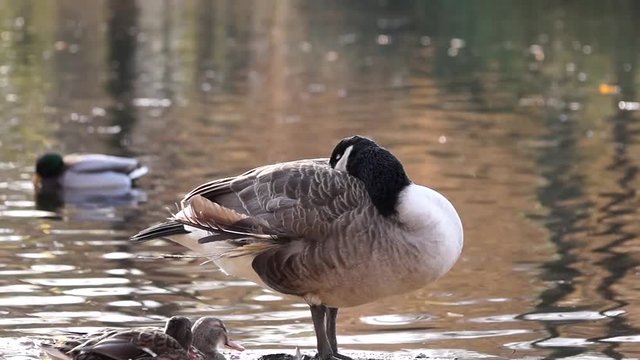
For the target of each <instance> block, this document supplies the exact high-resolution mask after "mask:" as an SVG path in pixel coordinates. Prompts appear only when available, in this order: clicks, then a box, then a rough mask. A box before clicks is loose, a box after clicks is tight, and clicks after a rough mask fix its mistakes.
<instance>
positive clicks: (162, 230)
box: [131, 220, 189, 242]
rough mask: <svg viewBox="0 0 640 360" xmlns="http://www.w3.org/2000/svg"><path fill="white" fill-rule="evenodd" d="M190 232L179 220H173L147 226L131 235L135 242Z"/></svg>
mask: <svg viewBox="0 0 640 360" xmlns="http://www.w3.org/2000/svg"><path fill="white" fill-rule="evenodd" d="M188 233H189V231H188V230H187V229H185V228H184V225H182V224H181V223H179V222H177V221H173V220H171V221H167V222H163V223H162V224H158V225H154V226H152V227H149V228H146V229H144V230H142V231H140V232H139V233H137V234H135V235H133V236H132V237H131V240H132V241H135V242H145V241H149V240H153V239H159V238H163V237H168V236H171V235H184V234H188Z"/></svg>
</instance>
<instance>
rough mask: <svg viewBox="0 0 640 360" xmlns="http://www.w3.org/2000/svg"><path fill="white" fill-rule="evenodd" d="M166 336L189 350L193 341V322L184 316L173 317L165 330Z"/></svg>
mask: <svg viewBox="0 0 640 360" xmlns="http://www.w3.org/2000/svg"><path fill="white" fill-rule="evenodd" d="M164 332H165V334H167V335H169V336H171V337H172V338H174V339H175V340H176V341H178V343H179V344H180V345H181V346H182V348H183V349H185V350H188V349H189V347H190V346H191V341H192V340H193V334H192V333H191V320H189V319H187V318H186V317H184V316H172V317H171V318H170V319H169V321H167V325H165V328H164Z"/></svg>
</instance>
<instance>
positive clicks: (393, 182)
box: [347, 146, 411, 217]
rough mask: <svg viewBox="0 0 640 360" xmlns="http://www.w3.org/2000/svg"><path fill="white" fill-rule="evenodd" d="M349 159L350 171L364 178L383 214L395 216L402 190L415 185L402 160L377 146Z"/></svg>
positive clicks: (373, 200) (356, 153)
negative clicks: (412, 183) (412, 184)
mask: <svg viewBox="0 0 640 360" xmlns="http://www.w3.org/2000/svg"><path fill="white" fill-rule="evenodd" d="M349 160H350V161H349V163H348V164H347V172H349V173H350V174H351V175H353V176H355V177H357V178H358V179H360V180H362V182H363V183H364V185H365V188H366V190H367V193H368V194H369V197H370V198H371V202H373V205H374V206H375V207H376V209H378V211H379V212H380V214H382V216H385V217H389V216H392V215H395V214H396V213H397V210H396V205H397V203H398V197H399V195H400V191H402V189H404V188H405V187H407V186H408V185H409V184H411V181H410V180H409V178H408V177H407V174H406V173H405V171H404V167H403V166H402V164H401V163H400V161H399V160H398V159H396V157H395V156H393V154H391V153H390V152H389V151H388V150H386V149H383V148H381V147H377V146H375V147H374V146H372V147H366V148H364V149H359V150H358V151H355V154H354V153H352V154H351V159H349Z"/></svg>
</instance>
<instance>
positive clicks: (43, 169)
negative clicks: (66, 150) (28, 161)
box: [36, 153, 64, 179]
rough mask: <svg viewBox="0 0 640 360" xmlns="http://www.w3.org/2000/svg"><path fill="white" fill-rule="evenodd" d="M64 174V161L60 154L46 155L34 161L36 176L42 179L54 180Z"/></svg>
mask: <svg viewBox="0 0 640 360" xmlns="http://www.w3.org/2000/svg"><path fill="white" fill-rule="evenodd" d="M63 172H64V161H63V159H62V156H61V155H60V154H56V153H47V154H44V155H42V156H40V157H39V158H38V160H37V161H36V174H37V175H38V176H40V177H42V178H43V179H48V178H54V177H58V176H60V175H62V173H63Z"/></svg>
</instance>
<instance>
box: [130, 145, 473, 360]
mask: <svg viewBox="0 0 640 360" xmlns="http://www.w3.org/2000/svg"><path fill="white" fill-rule="evenodd" d="M185 235H186V236H185ZM167 236H171V238H172V240H174V241H176V242H178V243H180V244H182V245H184V246H186V247H188V248H190V249H191V250H193V251H195V252H198V253H200V254H204V255H207V256H210V257H211V259H212V260H213V261H214V262H215V263H216V264H217V265H218V266H219V267H220V268H221V269H222V270H224V271H225V272H226V273H228V274H231V275H234V276H238V277H242V278H245V279H249V280H252V281H254V282H256V283H258V284H260V285H262V286H265V287H267V288H269V289H272V290H274V291H277V292H281V293H286V294H291V295H297V296H300V297H302V298H303V299H304V300H305V301H306V302H307V303H308V304H309V305H310V307H311V311H312V317H313V320H314V326H315V329H316V336H317V338H318V351H319V356H320V358H322V359H331V358H333V357H340V358H344V357H343V356H342V355H339V354H337V344H336V340H335V316H336V314H337V308H339V307H346V306H355V305H360V304H364V303H368V302H372V301H374V300H376V299H380V298H383V297H386V296H390V295H396V294H401V293H406V292H408V291H412V290H416V289H419V288H421V287H423V286H424V285H425V284H427V283H429V282H430V281H433V280H435V279H437V278H438V277H440V276H442V275H443V274H444V273H446V272H447V271H449V269H451V267H452V266H453V264H454V263H455V262H456V260H457V259H458V257H459V255H460V253H461V251H462V246H463V230H462V224H461V221H460V218H459V216H458V214H457V212H456V211H455V209H454V207H453V206H452V205H451V203H450V202H449V201H448V200H447V199H446V198H445V197H444V196H442V195H441V194H439V193H438V192H436V191H435V190H432V189H429V188H427V187H424V186H420V185H416V184H413V183H412V182H411V181H410V180H409V179H408V178H407V177H406V175H405V173H404V169H403V168H402V165H401V164H400V162H399V161H398V160H397V159H396V158H395V157H393V155H391V153H389V152H388V151H387V150H385V149H383V148H381V147H379V146H378V145H377V144H375V143H374V142H373V141H371V140H369V139H366V138H362V137H358V136H355V137H352V138H347V139H343V140H342V141H341V142H340V143H339V144H338V145H337V146H336V148H335V149H334V151H333V153H332V156H331V158H330V159H328V160H327V159H315V160H300V161H293V162H288V163H281V164H274V165H267V166H263V167H260V168H257V169H254V170H251V171H249V172H247V173H245V174H243V175H240V176H238V177H234V178H227V179H220V180H215V181H212V182H210V183H207V184H203V185H201V186H200V187H198V188H196V189H194V190H193V191H192V192H191V193H189V194H187V196H186V197H185V198H184V199H183V202H182V210H181V211H180V212H179V213H177V214H176V215H174V216H173V217H172V218H171V219H170V221H169V222H167V223H164V224H161V225H157V226H154V227H151V228H149V229H147V230H143V231H142V232H141V233H139V234H137V235H136V236H134V237H133V239H134V240H138V241H144V240H149V239H152V238H157V237H167ZM325 317H327V319H326V320H325ZM327 339H328V340H327Z"/></svg>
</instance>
